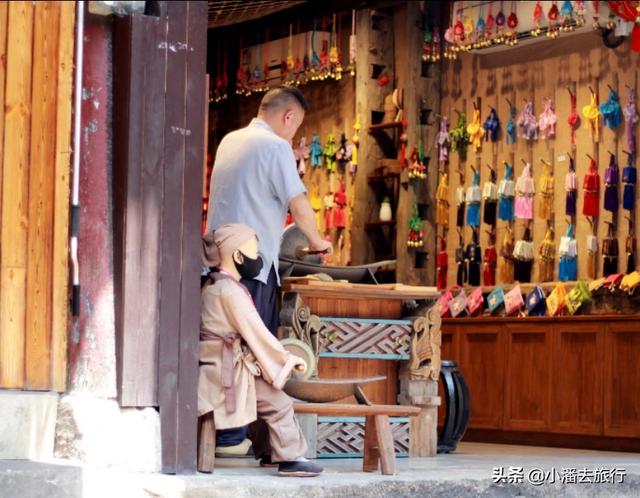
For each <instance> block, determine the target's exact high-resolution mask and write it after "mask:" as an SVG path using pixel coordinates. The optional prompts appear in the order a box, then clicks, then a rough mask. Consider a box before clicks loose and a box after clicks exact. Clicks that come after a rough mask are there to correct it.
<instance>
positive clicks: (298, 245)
mask: <svg viewBox="0 0 640 498" xmlns="http://www.w3.org/2000/svg"><path fill="white" fill-rule="evenodd" d="M305 247H309V239H307V236H306V235H305V234H304V233H302V231H301V230H300V229H299V228H298V227H297V226H296V225H295V224H292V225H289V226H288V227H287V228H285V229H284V232H283V233H282V242H281V243H280V256H282V257H285V258H289V259H295V260H298V261H304V262H305V263H314V264H318V265H319V264H322V256H321V255H318V254H309V255H306V256H302V257H300V256H299V254H298V251H299V250H300V249H302V248H305Z"/></svg>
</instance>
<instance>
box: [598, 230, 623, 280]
mask: <svg viewBox="0 0 640 498" xmlns="http://www.w3.org/2000/svg"><path fill="white" fill-rule="evenodd" d="M607 224H608V225H609V229H608V230H607V236H606V237H605V238H604V239H603V241H602V276H603V277H608V276H609V275H614V274H616V273H618V254H619V251H618V239H617V238H616V234H615V230H614V228H613V223H609V222H607Z"/></svg>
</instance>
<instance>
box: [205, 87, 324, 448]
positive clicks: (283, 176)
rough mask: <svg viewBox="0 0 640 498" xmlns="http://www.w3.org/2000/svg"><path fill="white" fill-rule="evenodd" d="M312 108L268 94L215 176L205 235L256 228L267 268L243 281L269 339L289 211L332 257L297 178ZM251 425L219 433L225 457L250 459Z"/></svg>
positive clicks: (313, 245) (288, 96)
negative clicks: (233, 227) (303, 129)
mask: <svg viewBox="0 0 640 498" xmlns="http://www.w3.org/2000/svg"><path fill="white" fill-rule="evenodd" d="M308 108H309V105H308V104H307V101H306V99H305V98H304V95H302V92H301V91H300V90H299V89H298V88H296V87H293V86H289V85H280V86H277V87H275V88H272V89H271V90H269V91H268V92H267V93H266V94H265V95H264V97H263V98H262V101H261V102H260V108H259V109H258V116H257V117H256V118H253V119H252V120H251V123H249V126H247V127H246V128H241V129H239V130H236V131H233V132H231V133H229V134H228V135H226V136H225V137H224V138H223V139H222V142H220V145H219V147H218V150H217V152H216V159H215V163H214V167H213V174H212V175H211V189H210V192H211V195H210V198H209V211H208V213H209V214H208V218H207V230H211V229H214V230H215V229H217V228H219V227H221V226H222V225H226V224H230V223H242V224H245V225H248V226H249V227H251V228H253V229H254V230H255V232H256V234H257V236H258V240H259V241H260V253H261V254H260V255H261V256H262V260H263V262H264V265H263V267H262V270H261V271H260V273H259V274H258V276H257V277H256V278H255V279H250V280H246V279H243V280H242V283H243V284H244V285H245V286H246V287H247V289H248V290H249V292H250V293H251V296H252V298H253V301H254V303H255V305H256V308H257V309H258V313H259V314H260V317H261V318H262V320H263V321H264V323H265V325H266V326H267V328H268V329H269V330H270V331H271V333H272V334H274V335H275V334H276V329H277V327H278V311H277V309H278V307H277V302H276V299H277V296H276V291H277V287H278V284H279V283H280V279H279V276H278V253H279V251H280V242H281V239H282V233H283V231H284V224H285V220H286V216H287V210H288V211H290V212H291V215H292V216H293V219H294V220H295V222H296V225H297V226H298V227H299V228H300V230H301V231H302V232H303V233H304V234H305V235H306V236H307V238H308V239H309V248H310V249H311V250H312V251H328V252H331V250H332V247H331V243H330V242H327V241H325V240H324V239H323V238H322V236H321V235H320V233H319V232H318V228H317V225H316V218H315V213H314V211H313V208H312V207H311V204H310V203H309V200H308V199H307V195H306V193H307V192H306V188H305V186H304V184H303V183H302V180H300V177H299V176H298V171H297V167H296V160H295V158H294V156H293V150H292V148H291V141H292V140H293V137H294V136H295V134H296V132H297V131H298V128H299V127H300V125H301V124H302V121H303V120H304V114H305V112H306V111H307V109H308ZM246 435H247V429H246V427H243V428H239V429H228V430H226V431H219V432H218V438H217V443H216V451H217V452H218V453H219V455H220V456H225V455H228V456H238V455H241V454H246V453H247V451H248V449H249V440H248V439H246Z"/></svg>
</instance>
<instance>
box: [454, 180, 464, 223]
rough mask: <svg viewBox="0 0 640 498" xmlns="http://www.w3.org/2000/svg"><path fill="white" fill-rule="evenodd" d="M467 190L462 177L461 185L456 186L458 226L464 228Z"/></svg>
mask: <svg viewBox="0 0 640 498" xmlns="http://www.w3.org/2000/svg"><path fill="white" fill-rule="evenodd" d="M464 201H465V191H464V186H463V185H462V179H461V181H460V185H459V186H458V187H457V188H456V206H457V213H456V226H457V227H458V228H462V227H463V226H464V208H465V204H464Z"/></svg>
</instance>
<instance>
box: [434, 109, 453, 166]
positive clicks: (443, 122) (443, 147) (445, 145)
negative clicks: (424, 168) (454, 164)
mask: <svg viewBox="0 0 640 498" xmlns="http://www.w3.org/2000/svg"><path fill="white" fill-rule="evenodd" d="M436 147H437V148H438V160H439V161H440V162H441V163H447V162H448V161H449V149H450V148H451V137H450V136H449V119H448V118H447V117H445V116H442V117H441V118H440V131H439V132H438V134H437V135H436Z"/></svg>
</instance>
